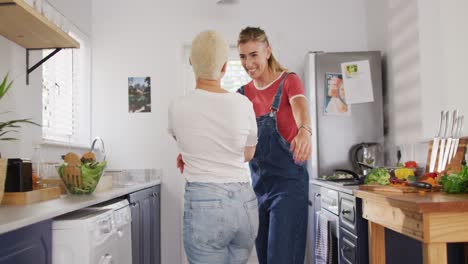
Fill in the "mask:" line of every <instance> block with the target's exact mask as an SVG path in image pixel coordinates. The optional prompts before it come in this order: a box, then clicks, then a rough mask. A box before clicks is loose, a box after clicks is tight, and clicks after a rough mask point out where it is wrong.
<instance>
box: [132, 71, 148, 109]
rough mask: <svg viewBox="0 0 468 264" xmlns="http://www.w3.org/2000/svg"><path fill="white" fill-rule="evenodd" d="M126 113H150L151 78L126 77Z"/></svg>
mask: <svg viewBox="0 0 468 264" xmlns="http://www.w3.org/2000/svg"><path fill="white" fill-rule="evenodd" d="M128 112H129V113H145V112H151V77H128Z"/></svg>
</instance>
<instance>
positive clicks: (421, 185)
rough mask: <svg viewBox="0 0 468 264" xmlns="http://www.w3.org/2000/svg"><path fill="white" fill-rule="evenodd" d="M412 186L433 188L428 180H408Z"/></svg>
mask: <svg viewBox="0 0 468 264" xmlns="http://www.w3.org/2000/svg"><path fill="white" fill-rule="evenodd" d="M408 184H409V185H410V186H413V187H417V188H424V189H428V190H430V189H432V185H430V184H429V183H427V182H408Z"/></svg>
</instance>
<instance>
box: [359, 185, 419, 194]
mask: <svg viewBox="0 0 468 264" xmlns="http://www.w3.org/2000/svg"><path fill="white" fill-rule="evenodd" d="M359 190H365V191H378V192H397V193H414V192H418V191H419V190H422V189H418V188H416V187H412V186H401V187H395V186H390V185H378V184H369V185H359Z"/></svg>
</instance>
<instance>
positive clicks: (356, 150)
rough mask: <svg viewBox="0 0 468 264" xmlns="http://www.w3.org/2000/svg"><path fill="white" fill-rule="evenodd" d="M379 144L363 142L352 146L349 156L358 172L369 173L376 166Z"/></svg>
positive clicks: (360, 173)
mask: <svg viewBox="0 0 468 264" xmlns="http://www.w3.org/2000/svg"><path fill="white" fill-rule="evenodd" d="M379 146H380V144H379V143H375V142H363V143H359V144H356V145H353V146H352V147H351V149H350V151H349V158H350V160H351V165H352V166H353V170H354V171H355V172H356V173H357V174H359V175H367V174H368V173H369V172H370V171H371V170H372V169H373V168H374V167H375V164H376V159H377V158H378V151H379V150H378V147H379Z"/></svg>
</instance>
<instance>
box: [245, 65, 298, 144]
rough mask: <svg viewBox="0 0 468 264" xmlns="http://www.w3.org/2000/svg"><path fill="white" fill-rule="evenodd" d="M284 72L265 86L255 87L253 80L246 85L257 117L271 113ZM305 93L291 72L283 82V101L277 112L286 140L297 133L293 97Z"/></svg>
mask: <svg viewBox="0 0 468 264" xmlns="http://www.w3.org/2000/svg"><path fill="white" fill-rule="evenodd" d="M284 74H286V73H283V74H281V76H280V77H279V78H278V79H276V80H275V81H273V82H272V83H271V84H270V85H268V86H266V87H264V88H257V87H255V85H254V83H253V81H251V82H249V83H248V84H246V85H245V86H244V94H245V96H247V98H249V100H250V101H251V102H252V103H253V106H254V110H255V115H256V117H259V116H262V115H265V114H268V113H270V108H271V105H272V104H273V98H274V96H275V94H276V91H277V90H278V87H279V84H280V82H281V79H282V78H283V76H284ZM296 96H305V95H304V86H303V84H302V81H301V79H299V77H298V76H297V75H296V74H289V75H288V76H287V77H286V79H285V80H284V83H283V92H282V95H281V102H280V105H279V110H278V113H277V122H278V123H277V126H278V130H279V132H280V134H281V136H283V138H284V139H286V141H288V142H291V141H292V140H293V138H294V137H295V136H296V135H297V125H296V121H295V120H294V116H293V113H292V108H291V103H290V101H291V99H292V98H294V97H296Z"/></svg>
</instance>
